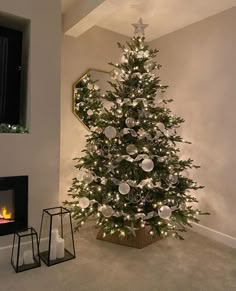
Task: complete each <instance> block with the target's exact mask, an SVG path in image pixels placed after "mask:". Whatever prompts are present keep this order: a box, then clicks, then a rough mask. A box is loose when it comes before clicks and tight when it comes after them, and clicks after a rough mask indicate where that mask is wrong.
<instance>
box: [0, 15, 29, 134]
mask: <svg viewBox="0 0 236 291" xmlns="http://www.w3.org/2000/svg"><path fill="white" fill-rule="evenodd" d="M29 43H30V21H29V20H28V19H25V18H22V17H18V16H14V15H11V14H7V13H5V12H1V11H0V133H8V132H9V133H26V132H28V130H27V128H29V83H28V73H29V72H28V70H29Z"/></svg>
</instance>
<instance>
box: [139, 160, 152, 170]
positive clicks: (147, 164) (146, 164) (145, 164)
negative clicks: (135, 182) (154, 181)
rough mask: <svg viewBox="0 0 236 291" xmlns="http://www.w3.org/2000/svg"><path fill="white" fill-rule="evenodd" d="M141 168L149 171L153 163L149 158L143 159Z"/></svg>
mask: <svg viewBox="0 0 236 291" xmlns="http://www.w3.org/2000/svg"><path fill="white" fill-rule="evenodd" d="M141 168H142V169H143V170H144V171H145V172H151V171H152V170H153V168H154V163H153V161H152V160H151V159H144V160H143V161H142V163H141Z"/></svg>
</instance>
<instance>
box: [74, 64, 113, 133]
mask: <svg viewBox="0 0 236 291" xmlns="http://www.w3.org/2000/svg"><path fill="white" fill-rule="evenodd" d="M90 71H96V72H100V73H105V74H108V75H109V76H111V73H112V71H113V70H111V71H110V72H109V71H105V70H100V69H88V70H86V71H85V73H83V74H82V75H81V77H80V78H79V79H77V80H76V81H75V82H74V83H73V85H72V113H73V114H74V115H75V116H76V118H77V119H78V120H79V122H80V123H81V124H82V125H83V126H84V127H85V128H86V129H87V130H88V131H90V128H89V127H88V126H87V125H86V124H85V123H84V122H83V121H82V120H81V119H80V117H79V116H78V114H76V111H75V87H76V84H78V83H79V82H80V81H81V80H82V79H83V78H84V76H85V75H88V74H89V72H90ZM92 81H94V80H92ZM97 84H98V86H99V80H98V82H97Z"/></svg>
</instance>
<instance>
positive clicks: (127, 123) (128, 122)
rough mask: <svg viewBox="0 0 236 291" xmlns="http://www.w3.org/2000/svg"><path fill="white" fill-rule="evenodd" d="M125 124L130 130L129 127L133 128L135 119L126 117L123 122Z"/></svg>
mask: <svg viewBox="0 0 236 291" xmlns="http://www.w3.org/2000/svg"><path fill="white" fill-rule="evenodd" d="M125 124H126V125H127V126H128V127H129V128H131V127H134V126H135V124H136V121H135V119H133V118H132V117H127V118H126V120H125Z"/></svg>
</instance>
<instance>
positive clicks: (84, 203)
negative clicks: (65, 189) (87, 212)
mask: <svg viewBox="0 0 236 291" xmlns="http://www.w3.org/2000/svg"><path fill="white" fill-rule="evenodd" d="M89 205H90V200H89V199H88V198H87V197H82V198H79V206H80V207H81V208H82V209H84V208H87V207H89Z"/></svg>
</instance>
